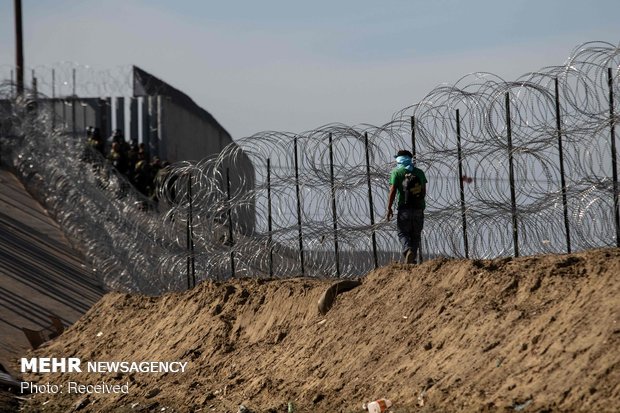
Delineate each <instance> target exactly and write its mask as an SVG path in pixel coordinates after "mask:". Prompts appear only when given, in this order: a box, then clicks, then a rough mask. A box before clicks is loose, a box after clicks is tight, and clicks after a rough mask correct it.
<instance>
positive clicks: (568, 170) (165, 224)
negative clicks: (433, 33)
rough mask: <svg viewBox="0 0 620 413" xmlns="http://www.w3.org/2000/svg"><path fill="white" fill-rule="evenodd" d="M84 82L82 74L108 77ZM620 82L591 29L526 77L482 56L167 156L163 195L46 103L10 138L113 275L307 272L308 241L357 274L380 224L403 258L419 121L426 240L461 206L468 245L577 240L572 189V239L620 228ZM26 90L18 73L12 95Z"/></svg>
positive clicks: (611, 54) (581, 241)
mask: <svg viewBox="0 0 620 413" xmlns="http://www.w3.org/2000/svg"><path fill="white" fill-rule="evenodd" d="M609 70H611V74H612V79H611V83H610V82H609V79H608V71H609ZM65 72H66V71H65ZM60 73H64V72H59V76H60ZM119 79H120V80H119V81H118V82H114V81H109V82H105V83H104V85H105V87H106V88H108V89H109V90H120V89H123V88H125V87H126V86H127V82H128V81H127V80H126V78H124V77H122V76H121V77H120V78H119ZM556 81H557V83H558V95H559V101H558V102H557V104H558V105H559V108H560V128H559V130H558V127H557V121H558V119H557V115H558V114H557V113H556V99H555V93H556V90H555V82H556ZM39 84H40V85H41V84H42V83H39ZM43 84H45V82H43ZM610 84H611V86H612V88H611V90H610V88H609V85H610ZM87 85H90V86H83V87H82V89H84V88H85V89H84V90H89V89H88V87H91V88H94V87H95V85H97V83H96V82H92V81H89V82H87ZM78 89H80V88H78ZM90 90H92V91H95V92H97V93H96V94H98V95H103V94H109V93H101V92H102V91H101V90H97V89H96V88H95V89H90ZM109 90H106V91H105V92H108V91H109ZM619 92H620V48H619V47H618V46H614V45H612V44H609V43H603V42H593V43H586V44H584V45H581V46H579V47H578V48H576V49H575V50H574V51H573V53H572V54H571V55H570V57H569V58H568V60H567V61H566V63H565V64H564V65H562V66H557V67H548V68H544V69H541V70H539V71H537V72H532V73H528V74H526V75H524V76H522V77H521V78H519V79H517V80H515V81H505V80H503V79H501V78H498V77H497V76H494V75H492V74H489V73H476V74H470V75H467V76H465V77H463V78H462V79H460V80H459V81H458V82H456V83H455V84H454V85H453V86H439V87H437V88H435V89H433V90H432V91H431V92H429V93H428V94H427V95H426V96H425V97H424V98H423V99H422V101H421V102H420V103H417V104H415V105H413V106H409V107H407V108H403V109H402V110H400V111H398V112H396V113H395V114H394V116H393V117H392V119H391V120H390V121H389V122H387V123H386V124H384V125H381V126H373V125H357V126H349V125H343V124H330V125H325V126H322V127H319V128H317V129H314V130H311V131H307V132H304V133H289V132H276V131H267V132H261V133H257V134H255V135H252V136H250V137H247V138H244V139H240V140H238V141H236V142H235V143H234V144H231V145H229V146H228V147H226V148H224V149H223V150H222V151H221V152H220V153H219V154H217V155H216V156H213V157H210V158H207V159H203V160H201V161H199V162H181V163H177V164H175V165H173V166H171V167H169V168H168V170H167V173H166V174H165V176H163V177H162V179H161V181H160V182H159V185H158V188H157V198H158V199H159V205H152V204H151V203H150V201H149V200H146V199H144V198H143V197H141V195H140V194H139V193H137V191H135V190H134V189H133V188H132V187H131V186H130V185H129V186H128V184H127V182H125V181H124V177H123V176H121V175H119V174H117V173H115V171H114V170H113V168H111V167H110V166H109V165H107V164H106V162H105V161H103V159H102V160H101V162H100V163H99V168H93V165H92V164H90V163H80V162H79V161H78V160H79V158H80V153H81V151H83V147H82V145H81V144H80V143H79V142H76V141H74V140H71V139H67V136H66V132H63V131H62V130H61V129H58V128H56V129H53V128H51V127H50V122H51V120H50V115H49V114H46V113H45V112H44V111H39V112H38V114H37V115H32V114H29V113H28V110H27V107H26V105H22V106H20V105H11V106H10V109H5V110H3V113H2V119H3V123H7V122H8V123H10V124H11V125H13V132H12V133H11V136H10V137H7V136H5V135H3V142H2V145H3V147H10V148H11V152H12V154H11V159H12V162H13V165H14V167H15V168H16V169H17V170H18V171H19V173H20V174H21V175H22V176H24V177H26V178H27V179H28V180H30V181H32V182H35V183H36V185H37V188H38V190H39V191H40V192H41V196H42V197H43V198H44V199H45V202H46V203H47V204H49V205H51V206H52V208H51V209H53V210H54V211H55V213H56V215H57V219H58V220H59V221H60V222H61V225H62V226H63V228H64V229H65V230H66V231H68V232H69V233H70V234H73V236H75V237H76V238H77V239H80V240H83V242H84V246H83V247H84V248H85V249H86V250H87V252H88V256H89V257H90V258H91V260H92V261H93V262H94V263H95V264H96V267H97V268H98V270H99V272H100V273H101V274H103V276H104V278H105V280H106V283H107V284H108V285H109V286H110V287H111V288H115V289H123V290H132V291H141V292H146V293H157V292H161V291H166V290H174V289H179V288H183V285H184V283H185V273H186V271H187V266H188V259H191V260H192V262H193V263H195V265H196V273H197V275H198V281H200V280H203V279H224V278H227V277H230V276H231V274H232V264H234V268H235V276H252V277H257V276H259V277H260V276H268V275H269V274H272V273H273V274H274V275H276V276H297V275H300V274H301V272H302V268H301V256H302V254H303V257H304V268H303V270H304V274H305V275H307V276H334V275H335V274H336V273H337V272H338V273H339V274H340V276H342V277H352V276H358V275H361V274H364V273H365V272H367V271H368V270H370V269H372V268H373V267H374V264H375V262H374V257H373V248H372V240H373V236H374V239H375V240H376V247H377V250H378V264H379V265H383V264H386V263H388V262H390V261H392V260H398V259H400V245H399V242H398V239H397V237H396V232H395V225H394V223H393V222H387V221H386V220H385V219H384V217H385V215H386V206H387V191H388V187H389V184H388V176H389V173H390V170H391V169H392V168H393V167H394V162H393V154H394V153H396V151H397V150H399V149H412V133H413V134H414V135H415V162H416V164H417V166H418V167H420V168H421V169H422V170H424V171H425V173H426V175H427V177H428V180H429V184H428V192H427V201H426V202H427V209H426V214H425V215H426V218H425V228H424V232H423V244H422V248H423V252H424V254H425V255H426V256H451V257H464V256H465V244H464V234H463V222H464V219H465V220H466V222H467V236H468V255H469V257H471V258H492V257H498V256H505V255H512V254H513V252H514V247H515V246H514V232H513V231H514V230H515V229H516V231H517V232H518V234H519V245H518V246H519V249H520V251H521V254H523V255H530V254H539V253H560V252H565V251H566V238H567V237H566V236H567V234H566V230H565V223H564V215H563V214H564V204H563V196H565V197H566V199H567V200H568V205H567V206H566V208H567V209H566V210H567V215H568V224H569V228H570V231H571V233H570V238H571V242H572V249H573V251H576V250H582V249H587V248H593V247H601V246H611V245H615V236H616V234H615V228H614V214H615V209H614V208H617V205H614V202H616V201H615V199H617V197H618V189H617V188H618V185H617V182H614V178H613V174H612V154H611V150H610V140H611V139H615V137H613V138H612V137H611V132H610V129H611V126H612V125H615V124H617V122H618V116H619V115H618V114H619V113H620V104H619V103H618V102H619V101H620V98H616V100H615V103H614V107H612V108H610V106H609V103H610V99H609V94H610V93H612V94H613V95H615V96H616V97H617V96H619V95H620V93H619ZM11 93H12V92H11V90H10V88H9V86H8V85H5V86H3V89H2V95H3V96H9V95H10V94H11ZM508 107H509V109H510V117H508V116H507V108H508ZM610 109H611V110H610ZM457 110H458V122H459V127H460V139H461V141H460V154H461V159H462V164H461V168H462V171H463V176H460V175H459V172H458V171H459V162H458V159H459V143H458V139H457V118H456V114H457ZM612 113H613V115H612ZM412 118H413V121H414V122H415V128H414V129H413V130H412ZM509 121H510V126H511V128H510V132H511V145H509V143H508V123H509ZM330 139H331V145H330V144H329V142H330ZM559 139H561V140H562V145H563V151H562V152H563V153H562V154H563V158H564V179H565V182H566V186H565V187H564V188H562V185H561V177H562V174H561V170H560V165H559V156H560V153H559V146H558V142H559ZM366 142H368V144H366ZM295 148H296V150H295ZM295 154H297V162H296V161H295V159H296V156H295ZM367 157H368V160H369V163H368V165H367V163H366V159H367ZM511 158H512V161H513V169H514V182H513V183H512V185H513V189H514V194H515V200H516V203H515V204H514V205H513V204H512V202H511V196H510V193H511V191H510V189H511V181H510V176H509V162H510V159H511ZM332 159H333V161H332ZM248 161H249V162H250V163H251V165H252V167H253V171H248V170H247V167H246V165H247V163H248ZM67 164H71V165H72V166H74V167H72V168H68V167H67ZM268 164H269V168H268ZM332 169H333V176H332V174H331V171H332ZM367 171H369V172H367ZM368 182H370V189H369V187H368ZM461 185H462V186H463V192H464V193H463V199H464V203H462V202H461ZM190 187H191V211H190V196H189V192H188V188H190ZM229 187H230V192H229ZM297 189H298V191H297ZM298 193H299V195H298ZM369 194H370V195H371V196H372V199H373V204H372V205H371V204H370V203H369ZM298 199H299V201H298ZM144 205H149V207H148V208H146V210H145V208H144ZM334 211H335V216H334ZM462 211H464V214H463V212H462ZM190 212H191V213H190ZM299 214H300V215H299ZM513 214H516V222H517V227H516V228H513V221H512V217H513ZM371 215H372V217H374V224H371V221H372V217H371ZM334 218H335V219H334ZM190 219H191V237H192V242H193V245H194V248H193V250H191V251H190V249H189V248H188V245H187V239H188V238H187V237H188V232H187V231H188V220H190ZM334 221H335V222H334ZM270 226H271V230H269V227H270ZM231 235H232V236H231ZM300 235H301V239H302V242H301V247H302V250H303V252H302V251H300ZM336 244H337V245H338V250H337V251H336ZM336 252H337V253H338V254H336ZM231 261H233V262H231Z"/></svg>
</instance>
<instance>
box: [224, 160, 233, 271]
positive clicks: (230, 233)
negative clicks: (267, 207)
mask: <svg viewBox="0 0 620 413" xmlns="http://www.w3.org/2000/svg"><path fill="white" fill-rule="evenodd" d="M226 195H227V200H228V242H229V243H230V249H231V250H230V271H231V273H232V277H233V278H234V277H235V251H234V249H233V247H234V245H235V240H234V239H233V222H232V207H231V205H230V169H229V168H226Z"/></svg>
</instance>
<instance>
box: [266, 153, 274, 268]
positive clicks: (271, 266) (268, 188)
mask: <svg viewBox="0 0 620 413" xmlns="http://www.w3.org/2000/svg"><path fill="white" fill-rule="evenodd" d="M272 224H273V222H272V218H271V159H269V158H267V231H268V233H267V236H268V241H267V242H268V246H269V276H270V277H273V238H272V237H273V236H272V231H273V228H272Z"/></svg>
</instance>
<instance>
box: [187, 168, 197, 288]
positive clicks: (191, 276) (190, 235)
mask: <svg viewBox="0 0 620 413" xmlns="http://www.w3.org/2000/svg"><path fill="white" fill-rule="evenodd" d="M192 198H193V196H192V173H191V172H190V173H188V174H187V203H188V209H187V253H188V255H187V289H190V288H192V287H195V286H196V268H195V262H194V225H193V219H194V215H193V200H192Z"/></svg>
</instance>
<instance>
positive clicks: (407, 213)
mask: <svg viewBox="0 0 620 413" xmlns="http://www.w3.org/2000/svg"><path fill="white" fill-rule="evenodd" d="M411 212H412V211H411V210H408V209H399V210H398V213H397V215H396V230H397V233H398V239H399V240H400V245H401V246H402V253H403V256H404V257H405V258H407V253H409V254H411V249H412V245H411V241H412V239H411V234H412V231H411V226H412V222H411V219H412V215H411ZM405 262H406V260H405Z"/></svg>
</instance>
